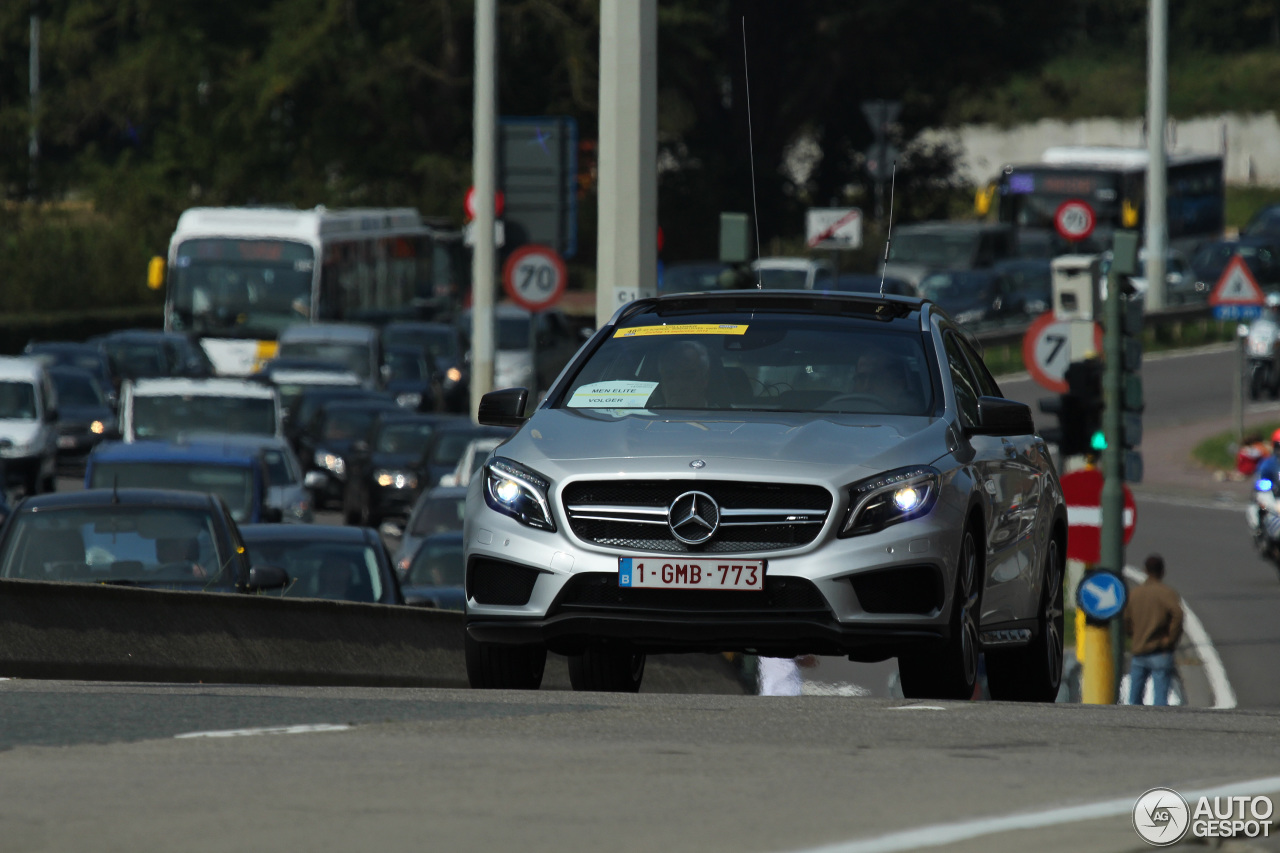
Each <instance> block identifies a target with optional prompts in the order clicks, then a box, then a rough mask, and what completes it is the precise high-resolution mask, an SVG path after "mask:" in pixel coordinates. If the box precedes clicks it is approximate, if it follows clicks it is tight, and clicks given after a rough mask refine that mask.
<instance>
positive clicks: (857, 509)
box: [840, 465, 942, 537]
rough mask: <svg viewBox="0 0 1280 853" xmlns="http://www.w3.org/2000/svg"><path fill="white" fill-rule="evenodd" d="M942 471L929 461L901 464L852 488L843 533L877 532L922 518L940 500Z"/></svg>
mask: <svg viewBox="0 0 1280 853" xmlns="http://www.w3.org/2000/svg"><path fill="white" fill-rule="evenodd" d="M941 483H942V475H941V474H940V473H939V472H938V470H937V469H936V468H930V467H929V466H927V465H922V466H917V467H914V468H900V469H898V470H896V471H889V472H888V473H885V474H881V475H880V476H878V477H872V478H871V479H868V480H863V481H862V482H860V483H855V484H854V485H853V486H851V487H850V488H849V498H850V504H851V506H850V509H849V517H848V518H846V519H845V522H844V527H842V528H841V529H840V535H841V536H842V537H845V536H861V535H862V534H864V533H875V532H876V531H877V530H883V529H884V528H886V527H888V526H889V525H891V524H897V523H899V522H901V521H907V520H909V519H912V518H919V517H920V516H922V515H925V514H927V513H928V512H929V510H931V509H933V505H934V504H936V503H937V502H938V490H939V487H940V486H941Z"/></svg>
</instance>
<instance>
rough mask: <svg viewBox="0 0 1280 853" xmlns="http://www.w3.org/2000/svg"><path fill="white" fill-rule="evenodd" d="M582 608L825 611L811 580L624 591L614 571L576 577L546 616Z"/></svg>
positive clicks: (782, 614) (726, 614) (715, 613)
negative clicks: (754, 587) (755, 587)
mask: <svg viewBox="0 0 1280 853" xmlns="http://www.w3.org/2000/svg"><path fill="white" fill-rule="evenodd" d="M582 610H593V611H600V610H606V611H618V612H627V613H636V614H638V613H645V612H649V613H656V612H669V611H677V612H681V613H689V614H695V613H696V614H700V615H703V616H708V617H712V618H714V617H723V618H737V617H743V616H751V617H757V616H765V617H768V616H774V617H777V618H794V617H804V616H810V617H811V616H815V615H829V614H830V612H831V611H830V608H828V607H827V602H826V599H824V598H823V597H822V593H820V592H818V588H817V587H815V586H814V585H813V584H812V583H811V582H810V581H808V580H805V579H804V578H793V577H774V578H771V577H767V576H766V577H765V580H764V589H763V590H761V591H751V592H743V591H727V590H690V589H623V588H622V587H620V586H618V574H617V573H616V572H584V573H582V574H578V575H575V576H574V577H572V578H570V579H569V582H568V583H566V584H565V586H564V589H562V590H561V591H560V595H559V596H558V597H557V598H556V601H555V603H554V604H553V605H552V607H551V614H549V615H554V614H556V613H565V612H575V611H582Z"/></svg>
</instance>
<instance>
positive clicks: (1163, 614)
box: [1124, 554, 1182, 705]
mask: <svg viewBox="0 0 1280 853" xmlns="http://www.w3.org/2000/svg"><path fill="white" fill-rule="evenodd" d="M1145 568H1146V570H1147V580H1146V582H1145V583H1143V584H1142V585H1141V586H1138V587H1135V588H1134V589H1133V590H1132V591H1130V593H1129V603H1128V605H1127V606H1126V607H1125V611H1124V627H1125V632H1126V633H1127V634H1128V635H1129V637H1130V646H1129V650H1130V652H1131V654H1132V656H1133V659H1132V660H1131V661H1130V663H1129V704H1130V705H1141V704H1142V694H1143V692H1144V691H1145V690H1146V686H1147V678H1148V677H1149V678H1151V689H1152V692H1153V694H1154V696H1153V697H1152V700H1151V704H1153V705H1168V704H1169V682H1170V681H1172V680H1173V677H1174V676H1175V675H1176V674H1177V668H1176V667H1175V666H1174V662H1173V653H1174V650H1175V649H1176V648H1177V646H1178V640H1179V639H1181V637H1182V598H1181V596H1179V595H1178V593H1177V592H1176V591H1175V590H1174V589H1173V587H1170V586H1167V585H1166V584H1165V583H1164V558H1163V557H1161V556H1160V555H1159V554H1152V555H1151V556H1149V557H1147V561H1146V563H1145Z"/></svg>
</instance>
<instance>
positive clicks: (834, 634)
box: [465, 489, 964, 660]
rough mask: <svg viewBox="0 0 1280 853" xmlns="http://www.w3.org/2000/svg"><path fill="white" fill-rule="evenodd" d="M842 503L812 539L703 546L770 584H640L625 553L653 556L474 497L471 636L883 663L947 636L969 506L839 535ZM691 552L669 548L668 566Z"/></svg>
mask: <svg viewBox="0 0 1280 853" xmlns="http://www.w3.org/2000/svg"><path fill="white" fill-rule="evenodd" d="M845 509H846V506H844V505H843V504H842V503H840V502H837V504H836V506H834V507H833V509H832V511H831V513H830V514H829V516H828V518H827V520H826V522H825V524H824V526H823V530H822V532H821V533H820V534H819V535H818V536H817V537H816V538H815V539H814V541H813V542H811V543H810V544H808V545H804V546H800V547H796V548H790V549H787V550H777V551H770V552H763V553H753V552H742V553H735V554H732V555H729V554H705V555H699V556H705V557H709V558H714V559H725V558H730V559H731V558H735V557H736V558H740V559H760V560H764V561H765V563H766V568H765V576H766V589H765V590H764V591H763V592H736V591H735V592H731V591H723V592H721V591H714V592H713V591H695V590H649V589H646V590H632V589H620V588H619V587H618V584H617V576H618V560H619V558H621V557H640V556H648V557H652V556H653V555H652V554H646V553H641V552H635V551H628V550H624V549H619V548H614V547H606V546H599V545H595V544H593V543H589V542H585V541H583V540H580V539H578V538H577V537H576V536H575V535H574V534H573V533H572V532H571V531H569V530H568V529H567V528H566V526H565V525H564V524H563V523H561V522H562V519H560V518H557V523H558V524H559V526H560V529H559V531H558V532H555V533H551V532H545V531H539V530H534V529H531V528H529V527H525V526H523V525H521V524H519V523H518V522H516V521H515V520H514V519H510V518H508V517H506V516H504V515H501V514H499V513H496V512H494V511H493V510H491V509H489V507H488V506H487V505H486V504H485V501H484V499H483V497H482V496H481V495H480V491H479V489H472V490H471V493H470V495H469V496H468V502H467V518H468V520H469V522H468V527H467V532H466V535H467V539H466V545H465V548H466V558H467V586H466V591H467V623H466V624H467V632H468V634H469V635H470V636H471V637H472V638H473V639H475V640H478V641H481V642H491V643H516V644H523V643H544V644H546V645H547V646H548V648H550V649H551V650H552V651H557V652H561V653H570V654H571V653H574V652H576V651H580V650H581V649H582V648H583V647H584V646H585V645H586V644H587V643H589V642H593V641H617V642H627V643H629V644H631V645H632V646H633V647H635V648H638V649H642V650H645V651H649V652H652V653H659V652H694V651H698V652H712V651H742V652H749V653H757V654H767V655H777V656H790V655H795V654H803V653H814V654H831V655H849V656H851V657H854V658H855V659H858V660H882V659H885V658H888V657H892V656H894V655H897V654H900V653H901V652H902V651H905V650H909V649H911V648H913V647H916V646H919V645H921V644H928V643H931V642H936V641H938V640H941V639H945V638H947V637H948V636H949V635H950V619H949V617H948V614H949V613H950V610H951V598H952V591H953V589H954V586H955V583H954V581H955V569H954V567H955V565H956V562H957V559H958V549H959V544H960V531H961V529H962V528H963V525H964V512H963V511H962V510H961V509H960V508H957V507H955V506H953V505H950V504H948V502H947V501H946V500H941V501H939V503H938V504H937V505H936V506H935V507H934V508H933V510H932V511H931V512H930V513H929V514H928V515H926V516H924V517H922V518H918V519H914V520H911V521H908V522H904V523H901V524H896V525H892V526H890V527H887V528H885V529H883V530H881V531H879V532H876V533H871V534H867V535H863V536H856V537H851V538H848V539H840V538H838V537H837V536H836V531H837V529H838V528H839V526H840V524H841V523H842V522H843V520H844V512H845ZM681 556H684V557H686V558H688V557H692V556H695V555H693V554H688V553H686V554H665V555H661V556H660V557H658V558H657V559H660V560H669V559H672V558H675V559H678V558H679V557H681Z"/></svg>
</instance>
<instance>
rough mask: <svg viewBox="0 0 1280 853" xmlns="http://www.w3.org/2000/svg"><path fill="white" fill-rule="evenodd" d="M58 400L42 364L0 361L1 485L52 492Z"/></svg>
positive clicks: (24, 360) (55, 472) (32, 360)
mask: <svg viewBox="0 0 1280 853" xmlns="http://www.w3.org/2000/svg"><path fill="white" fill-rule="evenodd" d="M57 419H58V398H57V395H56V393H55V392H54V390H53V382H52V381H51V380H50V379H49V372H48V371H47V370H46V369H45V366H44V364H43V363H42V362H40V361H39V360H38V359H35V358H7V357H0V460H3V462H4V485H5V486H6V487H7V486H8V485H10V484H12V483H21V484H22V487H23V490H24V491H25V492H26V494H28V495H34V494H38V493H39V492H42V491H44V492H52V491H53V490H54V489H56V488H57V475H58V429H57V423H56V422H57Z"/></svg>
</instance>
